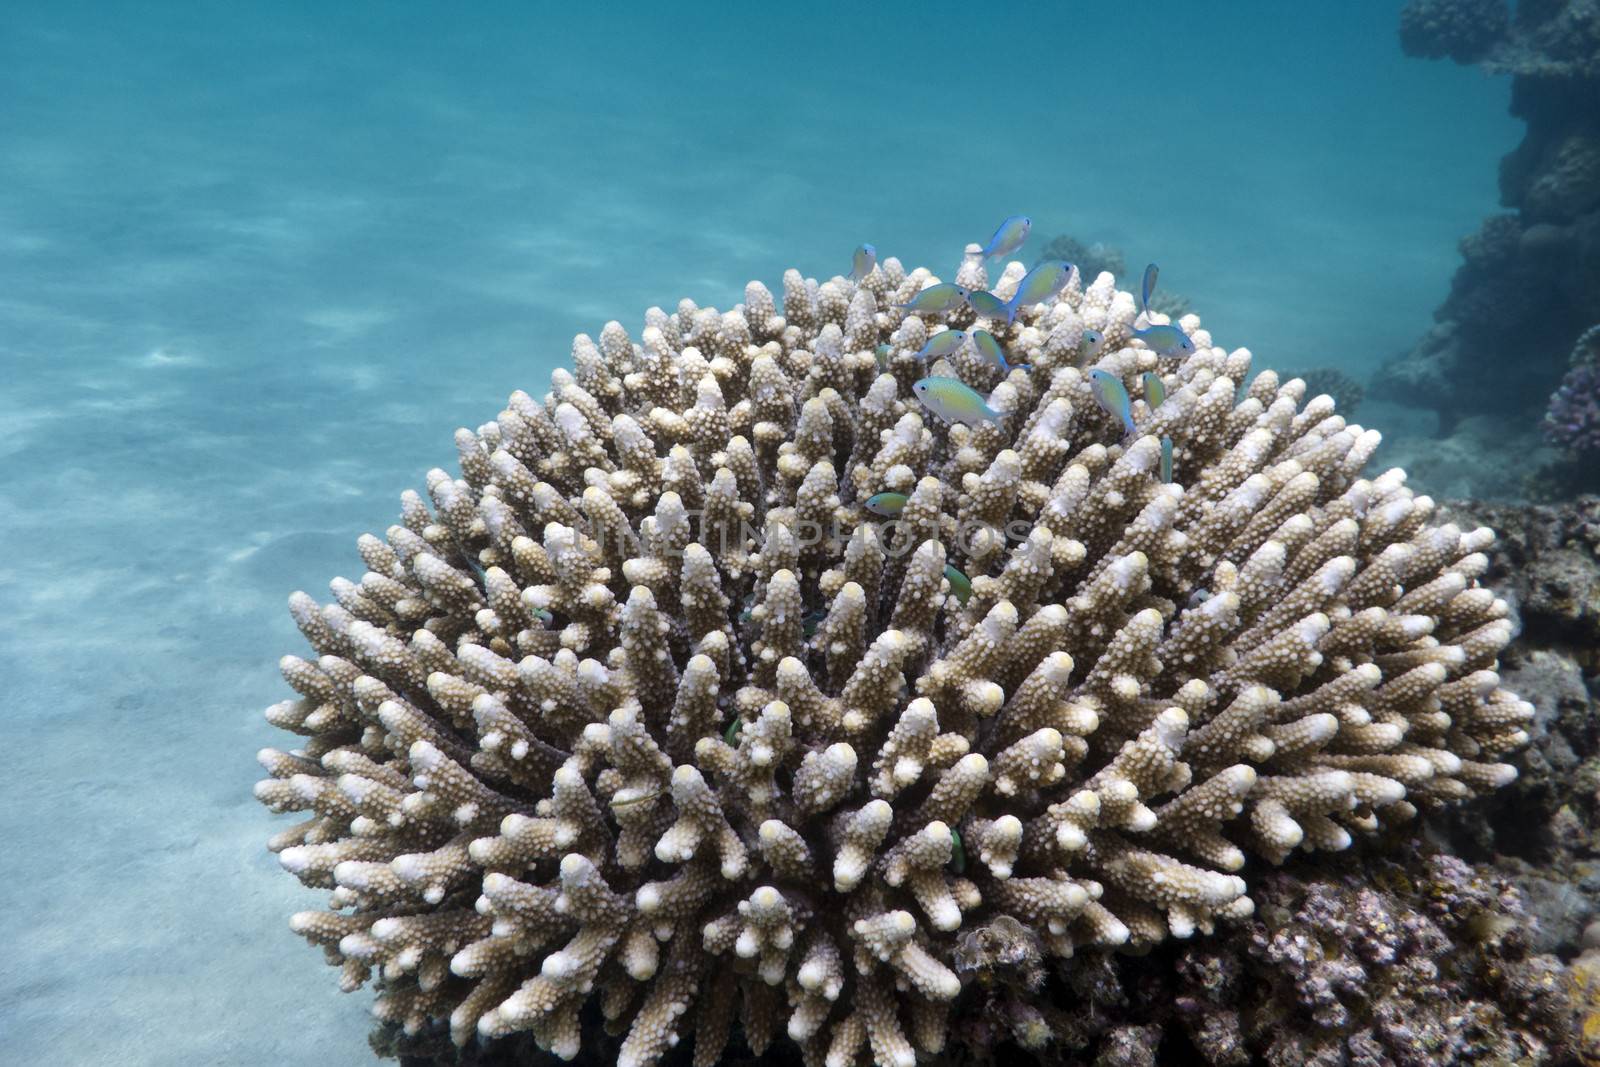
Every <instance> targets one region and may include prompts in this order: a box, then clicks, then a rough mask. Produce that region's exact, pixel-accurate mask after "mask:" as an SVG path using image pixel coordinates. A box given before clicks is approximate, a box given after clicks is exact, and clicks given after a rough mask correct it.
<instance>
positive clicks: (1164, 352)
mask: <svg viewBox="0 0 1600 1067" xmlns="http://www.w3.org/2000/svg"><path fill="white" fill-rule="evenodd" d="M1133 336H1135V337H1137V338H1138V339H1139V340H1141V341H1143V342H1144V343H1145V347H1146V348H1148V349H1150V351H1152V352H1154V353H1155V354H1156V355H1158V356H1179V357H1182V356H1188V355H1192V354H1193V353H1194V342H1193V341H1191V340H1189V335H1188V334H1186V333H1184V332H1183V331H1182V330H1180V329H1178V328H1177V327H1176V326H1150V327H1148V328H1146V329H1143V330H1134V331H1133Z"/></svg>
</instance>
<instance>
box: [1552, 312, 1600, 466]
mask: <svg viewBox="0 0 1600 1067" xmlns="http://www.w3.org/2000/svg"><path fill="white" fill-rule="evenodd" d="M1570 362H1571V364H1572V367H1571V369H1570V370H1568V371H1567V374H1566V377H1564V378H1562V379H1561V384H1560V385H1559V386H1557V387H1556V391H1555V392H1554V393H1552V394H1551V395H1550V405H1549V407H1547V408H1546V409H1545V413H1544V433H1545V437H1546V438H1547V439H1548V440H1549V441H1550V443H1551V444H1554V445H1558V446H1560V447H1561V448H1564V449H1566V450H1567V451H1568V452H1570V453H1573V454H1574V458H1576V459H1578V460H1579V461H1580V462H1590V463H1592V462H1593V461H1594V460H1595V459H1596V458H1600V325H1595V326H1591V327H1589V328H1588V329H1587V330H1585V331H1584V332H1583V334H1582V335H1581V336H1580V337H1579V338H1578V343H1577V344H1575V345H1573V347H1572V358H1571V361H1570ZM1585 453H1587V455H1585Z"/></svg>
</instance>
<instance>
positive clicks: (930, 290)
mask: <svg viewBox="0 0 1600 1067" xmlns="http://www.w3.org/2000/svg"><path fill="white" fill-rule="evenodd" d="M966 299H967V291H966V290H965V289H963V288H961V286H959V285H957V284H956V283H955V282H940V283H939V284H938V285H930V286H928V287H927V288H926V289H924V290H922V291H921V292H919V293H918V294H917V295H916V296H914V297H912V298H911V299H910V300H908V301H907V302H906V303H904V304H896V305H895V307H897V308H905V309H906V310H907V311H909V312H911V313H912V314H914V315H921V314H930V315H931V314H942V313H944V312H946V311H954V310H955V309H956V308H958V307H960V306H961V305H962V304H963V303H965V302H966Z"/></svg>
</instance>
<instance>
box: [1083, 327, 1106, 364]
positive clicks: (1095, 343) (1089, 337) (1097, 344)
mask: <svg viewBox="0 0 1600 1067" xmlns="http://www.w3.org/2000/svg"><path fill="white" fill-rule="evenodd" d="M1082 343H1083V344H1086V345H1088V346H1089V358H1090V359H1093V358H1094V357H1096V356H1098V355H1099V354H1100V349H1101V348H1103V347H1104V346H1105V343H1106V335H1105V334H1103V333H1101V332H1100V331H1099V330H1084V331H1083V342H1082Z"/></svg>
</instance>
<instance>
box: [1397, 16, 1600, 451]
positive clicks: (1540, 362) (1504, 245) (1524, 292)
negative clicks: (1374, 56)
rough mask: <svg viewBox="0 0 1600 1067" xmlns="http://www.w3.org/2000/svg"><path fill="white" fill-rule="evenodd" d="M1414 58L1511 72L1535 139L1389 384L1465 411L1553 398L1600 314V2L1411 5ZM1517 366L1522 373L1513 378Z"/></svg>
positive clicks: (1517, 155)
mask: <svg viewBox="0 0 1600 1067" xmlns="http://www.w3.org/2000/svg"><path fill="white" fill-rule="evenodd" d="M1401 41H1402V44H1403V45H1404V46H1405V48H1406V50H1407V52H1409V53H1410V54H1413V55H1423V56H1445V55H1448V56H1450V57H1452V58H1454V59H1456V60H1457V61H1459V62H1481V63H1482V65H1483V66H1484V67H1485V69H1487V70H1489V71H1491V72H1494V73H1504V74H1510V75H1511V78H1512V82H1511V113H1512V114H1513V115H1516V116H1517V117H1519V118H1521V119H1523V120H1525V121H1526V122H1527V124H1528V129H1527V134H1526V136H1525V137H1524V138H1523V141H1522V143H1521V144H1520V145H1518V146H1517V148H1516V149H1515V150H1514V151H1512V152H1511V153H1510V154H1509V155H1507V156H1506V157H1505V159H1503V160H1502V161H1501V165H1500V200H1501V203H1502V204H1503V205H1504V206H1505V207H1506V208H1508V209H1509V211H1508V212H1507V213H1506V214H1501V215H1495V216H1493V217H1491V218H1489V219H1487V220H1485V222H1484V224H1483V227H1482V229H1481V230H1480V231H1479V232H1478V233H1477V234H1475V235H1473V236H1471V237H1468V238H1466V239H1465V240H1463V241H1462V244H1461V253H1462V265H1461V267H1460V269H1459V270H1457V272H1456V275H1455V278H1454V279H1453V281H1452V283H1451V290H1450V295H1449V297H1448V298H1447V299H1446V300H1445V302H1444V303H1443V304H1442V305H1440V307H1439V308H1438V309H1437V310H1436V311H1435V312H1434V318H1435V320H1436V322H1437V325H1436V326H1435V327H1434V328H1433V329H1432V330H1431V331H1429V333H1428V334H1427V335H1426V336H1424V337H1423V338H1422V339H1421V340H1420V341H1418V342H1417V344H1416V345H1415V346H1414V347H1413V348H1412V350H1411V351H1410V352H1407V353H1405V354H1403V355H1401V356H1399V357H1397V358H1396V359H1394V360H1392V361H1391V362H1390V363H1389V364H1388V365H1387V366H1386V367H1385V368H1384V370H1383V371H1382V372H1380V376H1379V379H1378V382H1379V384H1381V386H1382V387H1383V389H1384V391H1385V392H1387V393H1390V394H1392V395H1393V396H1394V397H1395V398H1396V399H1398V400H1401V401H1403V402H1406V403H1412V404H1416V405H1418V406H1421V407H1427V408H1433V409H1435V410H1437V411H1438V412H1439V413H1440V415H1441V418H1442V419H1443V421H1444V423H1445V428H1446V429H1448V426H1449V424H1451V423H1453V422H1454V420H1455V419H1456V418H1458V417H1460V416H1463V415H1469V414H1473V413H1480V412H1493V411H1514V412H1526V413H1527V415H1528V417H1529V419H1530V421H1531V420H1533V419H1536V418H1537V417H1538V416H1537V412H1538V411H1539V410H1540V409H1542V408H1543V407H1544V405H1545V400H1546V398H1547V397H1548V396H1549V395H1550V392H1551V390H1552V389H1554V388H1555V386H1556V383H1557V381H1558V379H1560V377H1561V375H1562V373H1563V372H1564V370H1565V361H1566V353H1567V351H1568V349H1569V348H1570V347H1571V345H1572V341H1573V338H1574V337H1576V336H1577V335H1578V334H1579V333H1580V332H1581V331H1582V330H1583V329H1584V328H1585V327H1586V326H1588V325H1589V324H1590V323H1592V322H1594V321H1595V320H1596V319H1600V9H1597V8H1596V6H1595V5H1594V3H1592V0H1566V2H1564V3H1563V2H1559V0H1539V2H1533V0H1524V2H1523V3H1520V4H1518V6H1517V9H1516V14H1515V16H1514V17H1513V18H1511V19H1510V20H1507V19H1506V18H1505V8H1504V6H1503V5H1501V4H1498V3H1485V2H1483V0H1413V2H1412V3H1410V4H1408V5H1407V7H1406V9H1405V12H1404V14H1403V15H1402V17H1401ZM1511 361H1515V367H1516V373H1507V367H1508V366H1509V365H1511Z"/></svg>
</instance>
